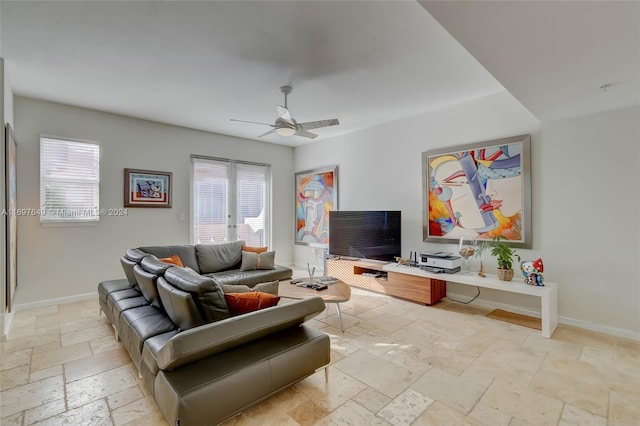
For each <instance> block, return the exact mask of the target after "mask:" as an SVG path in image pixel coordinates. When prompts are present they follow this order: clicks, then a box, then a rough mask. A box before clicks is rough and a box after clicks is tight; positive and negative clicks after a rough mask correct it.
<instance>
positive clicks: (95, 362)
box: [64, 349, 131, 383]
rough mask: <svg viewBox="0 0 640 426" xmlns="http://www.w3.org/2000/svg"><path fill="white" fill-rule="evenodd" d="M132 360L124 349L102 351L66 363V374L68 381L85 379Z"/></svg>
mask: <svg viewBox="0 0 640 426" xmlns="http://www.w3.org/2000/svg"><path fill="white" fill-rule="evenodd" d="M130 362H131V358H129V354H128V353H127V351H126V350H124V349H116V350H113V351H109V352H102V353H100V354H98V355H93V356H90V357H87V358H82V359H79V360H75V361H71V362H67V363H65V364H64V375H65V380H66V382H67V383H69V382H73V381H74V380H79V379H84V378H85V377H89V376H92V375H94V374H97V373H102V372H103V371H107V370H111V369H113V368H116V367H121V366H123V365H127V364H129V363H130Z"/></svg>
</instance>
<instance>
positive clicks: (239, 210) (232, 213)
mask: <svg viewBox="0 0 640 426" xmlns="http://www.w3.org/2000/svg"><path fill="white" fill-rule="evenodd" d="M191 162H192V172H191V195H192V196H191V199H192V205H191V242H192V243H194V244H209V243H221V242H228V241H236V240H243V241H246V243H247V244H248V245H251V246H267V245H269V244H268V242H269V238H270V232H269V226H268V224H269V217H268V216H269V210H270V209H269V206H270V201H269V200H270V194H269V189H270V186H271V185H270V180H271V176H270V166H269V165H266V164H258V163H248V162H243V161H236V160H227V159H220V158H204V157H198V156H192V157H191Z"/></svg>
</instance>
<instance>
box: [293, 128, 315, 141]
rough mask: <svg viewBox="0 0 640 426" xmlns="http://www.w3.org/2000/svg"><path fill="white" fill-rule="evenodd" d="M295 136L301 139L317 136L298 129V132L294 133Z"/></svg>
mask: <svg viewBox="0 0 640 426" xmlns="http://www.w3.org/2000/svg"><path fill="white" fill-rule="evenodd" d="M296 136H302V137H303V138H309V139H313V138H315V137H317V136H318V135H316V134H315V133H311V132H307V131H306V130H304V129H298V131H297V132H296Z"/></svg>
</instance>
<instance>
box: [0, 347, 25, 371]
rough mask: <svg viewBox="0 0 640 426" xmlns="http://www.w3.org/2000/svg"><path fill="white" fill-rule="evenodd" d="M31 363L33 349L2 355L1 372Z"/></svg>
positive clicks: (0, 361)
mask: <svg viewBox="0 0 640 426" xmlns="http://www.w3.org/2000/svg"><path fill="white" fill-rule="evenodd" d="M30 361H31V349H22V350H20V351H13V352H7V353H4V354H2V360H0V371H4V370H11V369H13V368H16V367H20V366H23V365H29V362H30Z"/></svg>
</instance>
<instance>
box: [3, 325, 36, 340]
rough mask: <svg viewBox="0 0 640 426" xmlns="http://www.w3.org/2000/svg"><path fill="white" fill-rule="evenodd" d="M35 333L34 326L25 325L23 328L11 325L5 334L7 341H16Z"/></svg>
mask: <svg viewBox="0 0 640 426" xmlns="http://www.w3.org/2000/svg"><path fill="white" fill-rule="evenodd" d="M35 331H36V326H35V324H27V325H23V326H18V325H15V326H14V325H12V326H11V329H10V330H9V332H8V333H7V340H8V341H11V340H17V339H22V338H25V337H29V336H32V335H33V334H34V333H35Z"/></svg>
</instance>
